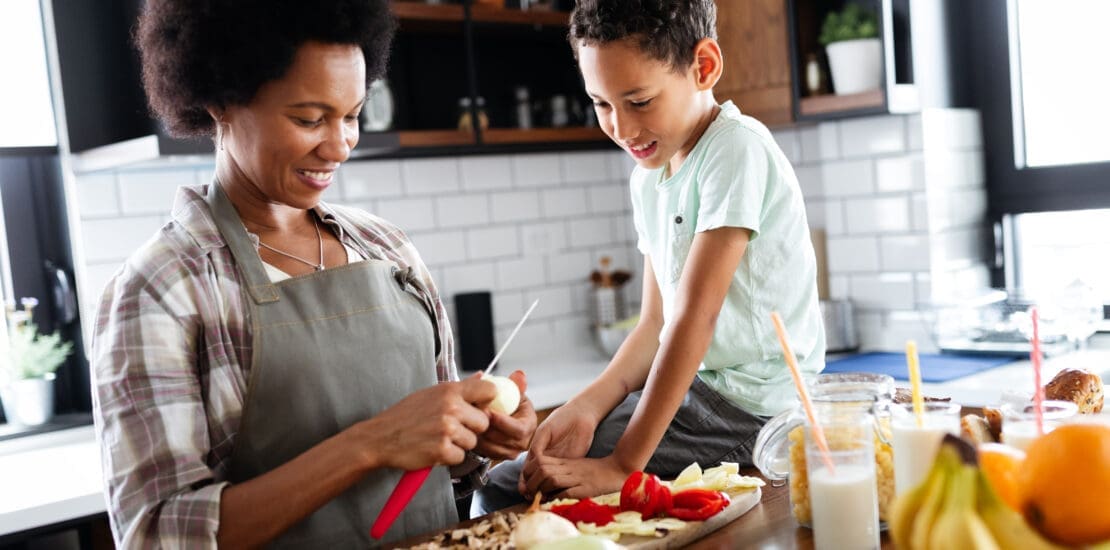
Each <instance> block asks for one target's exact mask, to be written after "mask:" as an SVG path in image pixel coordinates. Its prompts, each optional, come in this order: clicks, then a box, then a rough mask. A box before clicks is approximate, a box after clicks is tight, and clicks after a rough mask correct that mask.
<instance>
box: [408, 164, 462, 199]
mask: <svg viewBox="0 0 1110 550" xmlns="http://www.w3.org/2000/svg"><path fill="white" fill-rule="evenodd" d="M401 173H402V175H403V177H404V181H405V192H406V194H409V195H438V194H441V193H453V192H457V191H458V190H459V161H458V159H455V158H437V159H409V160H403V161H401Z"/></svg>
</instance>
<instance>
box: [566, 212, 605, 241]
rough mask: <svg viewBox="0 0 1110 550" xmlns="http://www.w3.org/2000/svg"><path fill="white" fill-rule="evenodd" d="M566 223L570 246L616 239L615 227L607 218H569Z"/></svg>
mask: <svg viewBox="0 0 1110 550" xmlns="http://www.w3.org/2000/svg"><path fill="white" fill-rule="evenodd" d="M567 225H568V226H569V229H570V246H571V247H572V248H583V247H587V246H600V245H606V244H612V243H613V242H614V241H615V240H616V239H615V237H616V231H615V229H616V228H615V227H614V226H613V224H612V223H611V220H609V219H608V218H592V219H583V220H571V221H570V222H568V224H567Z"/></svg>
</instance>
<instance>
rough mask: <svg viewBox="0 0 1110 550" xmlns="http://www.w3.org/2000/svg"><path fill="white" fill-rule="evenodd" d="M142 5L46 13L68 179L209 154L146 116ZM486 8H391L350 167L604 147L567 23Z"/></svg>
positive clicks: (123, 1) (132, 1)
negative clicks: (69, 158)
mask: <svg viewBox="0 0 1110 550" xmlns="http://www.w3.org/2000/svg"><path fill="white" fill-rule="evenodd" d="M143 1H144V0H110V1H106V2H72V1H69V0H53V1H52V3H51V8H52V9H51V10H50V11H51V13H50V17H49V18H48V20H47V21H46V24H47V25H51V26H52V27H53V29H54V33H53V35H54V41H55V44H56V46H57V51H58V59H59V69H60V70H59V73H60V75H61V81H62V94H63V103H64V107H65V109H64V112H65V120H66V128H67V133H68V136H67V137H68V142H69V149H70V151H71V152H73V153H74V155H73V160H74V162H73V165H74V167H75V169H76V170H78V171H87V170H96V169H100V168H105V167H108V166H113V165H119V164H124V163H128V162H135V161H140V160H150V159H154V158H158V157H162V156H166V155H175V154H208V153H211V152H212V151H213V145H212V141H211V140H210V139H199V140H181V139H175V138H171V137H169V136H168V135H167V134H166V133H165V132H164V131H163V129H162V128H161V125H160V124H159V123H158V121H157V120H155V119H154V118H153V117H152V116H151V114H150V112H149V110H148V108H147V104H146V99H145V96H144V93H143V90H142V85H141V82H140V77H139V74H140V64H139V58H138V53H137V52H136V51H135V50H134V48H133V46H132V45H131V38H130V37H131V32H132V30H133V26H134V24H135V21H136V19H137V17H138V15H139V13H140V12H141V10H142V5H143ZM497 4H503V3H497V2H489V1H468V2H467V3H444V4H429V3H424V2H418V1H398V2H393V3H392V8H393V12H394V15H395V16H396V17H397V20H398V23H399V25H398V32H397V35H396V38H395V40H394V43H393V46H392V51H391V55H390V60H389V66H388V71H387V75H386V78H385V79H383V80H382V81H380V82H378V83H375V85H374V87H372V89H371V92H370V94H369V98H370V100H369V101H368V104H367V106H366V108H365V109H364V111H365V113H364V115H365V116H364V117H363V120H361V121H360V125H361V128H362V133H361V137H360V140H359V145H358V147H357V148H356V149H355V150H354V151H353V152H352V156H353V157H356V158H358V157H379V156H394V157H397V156H402V157H403V156H427V155H442V154H468V153H484V152H492V151H530V150H553V149H579V148H599V147H609V146H610V145H609V144H608V140H607V138H606V137H605V135H604V134H603V133H602V131H601V129H600V128H598V127H597V123H596V121H595V120H594V118H593V116H592V108H590V106H589V103H588V102H587V101H586V98H585V94H584V92H583V90H582V84H581V79H580V77H579V75H578V70H577V67H576V65H575V61H574V56H573V54H572V52H571V50H570V47H569V46H568V45H567V42H566V33H567V25H568V19H569V13H568V12H565V11H553V10H551V9H550V8H536V9H532V10H519V9H511V8H506V7H503V6H501V5H497Z"/></svg>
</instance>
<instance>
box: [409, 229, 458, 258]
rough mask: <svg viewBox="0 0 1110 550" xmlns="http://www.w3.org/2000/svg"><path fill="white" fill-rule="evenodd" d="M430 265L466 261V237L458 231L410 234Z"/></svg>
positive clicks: (421, 254)
mask: <svg viewBox="0 0 1110 550" xmlns="http://www.w3.org/2000/svg"><path fill="white" fill-rule="evenodd" d="M409 238H410V239H412V242H413V244H414V245H415V246H416V250H417V251H419V252H420V257H421V258H422V259H423V260H424V263H425V264H427V265H428V266H441V265H444V264H456V263H460V262H465V261H466V239H465V238H464V237H463V234H462V233H461V232H458V231H436V232H432V233H420V234H416V235H409Z"/></svg>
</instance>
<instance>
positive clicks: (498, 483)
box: [472, 0, 825, 513]
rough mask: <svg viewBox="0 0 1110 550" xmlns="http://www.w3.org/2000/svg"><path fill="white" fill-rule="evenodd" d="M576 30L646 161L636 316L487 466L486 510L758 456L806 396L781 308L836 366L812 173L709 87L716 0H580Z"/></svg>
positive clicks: (639, 207) (637, 179)
mask: <svg viewBox="0 0 1110 550" xmlns="http://www.w3.org/2000/svg"><path fill="white" fill-rule="evenodd" d="M569 38H570V42H571V45H572V47H573V48H574V50H575V54H576V56H577V58H578V63H579V68H580V69H581V71H582V77H583V80H584V82H585V85H586V93H587V94H589V96H590V97H591V98H593V101H594V108H595V110H596V112H597V116H598V120H599V121H600V123H601V126H602V128H603V129H604V130H605V133H606V134H607V135H608V136H609V137H610V138H612V140H613V141H614V142H616V143H617V144H618V145H620V146H621V147H622V148H623V149H625V150H626V151H628V153H629V154H630V155H632V156H633V158H635V160H636V165H637V166H636V168H635V170H634V171H633V172H632V177H631V182H630V187H631V194H632V206H633V219H634V221H635V225H636V232H637V235H638V238H639V240H638V243H637V247H638V248H639V249H640V251H641V252H642V253H643V254H644V277H643V304H642V310H641V312H640V322H639V324H638V325H637V326H636V328H635V329H634V330H633V331H632V333H631V334H630V335H629V337H628V339H627V340H626V341H625V342H624V344H623V345H622V346H621V348H620V350H619V351H618V352H617V354H616V356H615V357H614V358H613V361H612V362H611V363H610V364H609V366H608V368H606V370H605V371H604V372H603V373H602V374H601V375H600V376H599V377H598V378H597V379H596V380H595V381H593V383H591V384H590V385H589V387H587V388H586V389H585V390H583V391H582V392H581V393H579V394H578V395H576V396H575V397H574V398H572V399H571V400H570V401H569V402H568V403H567V404H565V405H564V406H562V407H560V408H559V409H557V410H556V411H555V412H554V413H552V414H551V416H550V417H549V418H548V419H547V420H546V421H545V422H544V423H543V424H542V425H541V426H540V427H539V428H538V429H537V430H536V433H535V436H534V438H533V440H532V444H531V447H530V451H529V453H528V454H527V455H522V457H518V458H517V460H516V461H513V462H509V463H505V464H502V465H500V466H499V467H498V468H495V469H494V470H493V471H492V472H491V473H490V483H489V485H487V486H486V487H485V488H484V489H482V491H481V492H480V493H479V494H478V496H477V498H476V499H475V502H474V505H473V507H472V513H487V512H489V511H492V510H496V509H499V508H501V507H504V506H506V505H509V504H513V503H515V502H519V501H521V500H523V498H522V495H524V496H530V495H532V494H534V493H535V492H537V491H541V492H543V493H544V495H548V496H556V497H564V496H566V497H587V496H594V495H599V494H602V493H607V492H611V491H617V490H620V488H621V485H622V483H623V482H624V479H625V478H626V477H627V476H628V474H630V473H631V472H634V471H636V470H646V471H649V472H651V473H655V474H658V475H660V476H662V477H664V478H667V477H673V476H675V475H677V474H678V472H679V471H681V469H682V468H684V467H685V466H687V465H689V464H690V463H691V462H695V461H696V462H699V463H700V464H702V465H703V466H713V465H716V464H717V463H719V462H721V461H734V462H740V463H741V464H747V465H750V464H751V461H752V457H751V452H752V446H753V444H754V442H755V438H756V435H757V433H758V432H759V429H760V427H761V426H762V425H763V423H764V422H765V420H766V417H768V416H771V415H774V414H777V413H779V412H781V411H783V410H785V409H787V408H789V407H791V406H793V404H794V403H795V402H796V401H795V395H794V389H793V384H792V383H791V377H790V373H789V371H788V369H787V366H786V363H785V361H784V359H783V354H782V350H781V348H780V347H779V343H778V340H777V338H776V336H775V331H774V328H773V325H772V323H771V317H770V314H771V312H772V311H775V310H777V311H779V312H780V313H781V314H782V316H783V318H784V320H785V322H786V326H787V329H788V331H789V333H790V337H791V344H792V347H793V351H794V353H795V354H796V355H797V357H798V362H799V364H800V366H801V368H802V370H803V371H804V372H805V373H811V374H812V373H817V372H819V371H820V370H821V369H822V368H823V367H824V355H825V335H824V330H823V328H822V322H821V315H820V312H819V310H818V307H817V285H816V262H815V259H814V253H813V246H812V244H811V242H810V240H809V230H808V226H807V223H806V216H805V208H804V206H803V204H802V196H801V192H800V191H799V189H798V182H797V179H796V178H795V176H794V172H793V170H792V169H791V167H790V165H789V163H788V162H787V160H786V158H785V156H784V155H783V153H782V151H781V150H780V149H779V147H778V146H777V145H776V144H775V142H774V140H773V138H772V137H771V134H770V132H768V130H767V128H766V127H764V126H763V125H762V124H760V123H759V122H758V121H756V120H755V119H752V118H750V117H747V116H744V115H741V114H740V111H739V110H738V109H737V107H736V106H735V105H733V104H732V103H731V102H726V103H724V104H723V105H719V104H718V103H717V101H716V100H715V99H714V97H713V86H714V85H715V84H716V83H717V81H718V79H719V78H720V76H721V71H722V70H723V61H722V57H721V50H720V47H719V46H718V44H717V41H716V7H715V6H714V4H713V1H712V0H652V1H646V0H579V1H578V5H577V7H576V8H575V10H574V12H573V13H572V15H571V27H570V37H569ZM641 390H642V391H641ZM524 456H526V458H524Z"/></svg>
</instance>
